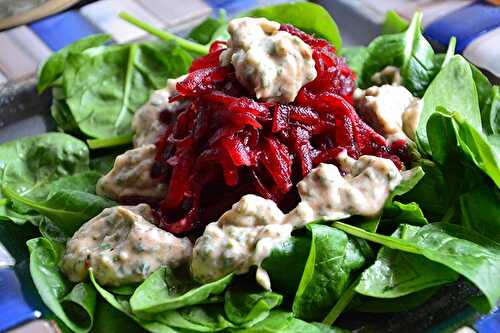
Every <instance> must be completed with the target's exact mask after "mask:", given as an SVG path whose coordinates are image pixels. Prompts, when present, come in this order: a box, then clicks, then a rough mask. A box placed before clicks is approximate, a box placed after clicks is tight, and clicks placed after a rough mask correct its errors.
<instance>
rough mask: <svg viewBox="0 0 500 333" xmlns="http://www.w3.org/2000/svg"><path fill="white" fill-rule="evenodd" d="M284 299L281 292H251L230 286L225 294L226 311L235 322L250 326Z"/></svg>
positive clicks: (265, 315)
mask: <svg viewBox="0 0 500 333" xmlns="http://www.w3.org/2000/svg"><path fill="white" fill-rule="evenodd" d="M282 300H283V297H282V296H281V295H280V294H276V293H273V292H270V291H259V292H249V291H244V290H239V289H236V288H230V289H228V290H227V291H226V293H225V296H224V311H225V313H226V316H227V318H228V319H229V320H230V321H231V322H233V323H234V324H236V325H239V326H244V327H250V326H253V325H254V324H255V323H257V322H259V321H261V320H263V319H265V318H266V317H267V316H268V315H269V312H270V311H271V309H273V308H275V307H277V306H279V305H280V304H281V302H282Z"/></svg>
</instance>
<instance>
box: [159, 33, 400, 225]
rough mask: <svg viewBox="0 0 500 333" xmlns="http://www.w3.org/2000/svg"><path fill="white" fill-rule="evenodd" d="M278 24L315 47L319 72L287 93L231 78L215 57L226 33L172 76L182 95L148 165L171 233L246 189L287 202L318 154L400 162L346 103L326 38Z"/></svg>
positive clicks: (212, 216)
mask: <svg viewBox="0 0 500 333" xmlns="http://www.w3.org/2000/svg"><path fill="white" fill-rule="evenodd" d="M281 30H284V31H287V32H289V33H291V34H293V35H295V36H298V37H299V38H301V39H302V40H303V41H304V42H306V43H307V44H308V45H310V46H311V48H312V49H313V58H314V60H315V63H316V70H317V73H318V76H317V78H316V79H315V80H314V81H312V82H310V83H309V84H307V85H306V86H304V87H303V88H302V89H301V91H300V92H299V95H298V96H297V98H296V100H295V102H294V103H291V104H288V105H281V104H277V103H266V102H259V101H256V100H255V99H254V96H253V94H251V93H250V92H248V91H246V90H245V88H243V87H242V86H241V85H240V84H239V82H238V81H237V80H236V76H235V73H234V68H233V67H232V66H225V67H222V66H219V61H218V59H219V56H220V53H221V52H222V50H223V49H224V48H225V43H224V42H215V43H214V44H213V45H212V47H211V48H210V53H209V54H208V55H206V56H204V57H201V58H199V59H197V60H195V61H194V62H193V64H192V66H191V68H190V70H189V74H188V76H187V77H186V78H185V80H183V81H182V82H179V83H178V84H177V90H178V93H179V95H178V96H176V97H174V100H177V101H181V102H182V105H183V106H182V107H180V108H179V109H178V110H177V111H176V112H175V113H167V111H165V114H163V115H162V120H164V121H165V122H166V123H167V124H168V128H167V130H166V131H165V134H164V135H163V137H162V138H161V139H160V140H159V141H158V142H157V154H156V165H155V170H154V171H155V172H154V173H153V174H154V175H155V176H156V177H157V178H158V181H164V182H166V183H167V184H168V189H167V194H166V196H165V199H164V200H163V201H162V202H161V203H160V205H159V209H158V210H157V217H158V220H159V224H160V226H161V227H162V228H164V229H165V230H168V231H171V232H173V233H175V234H180V233H186V232H189V231H191V230H193V229H199V228H202V227H203V226H204V225H206V224H207V223H210V222H213V221H215V220H216V219H217V218H218V217H219V216H220V215H221V214H222V213H223V212H224V211H226V210H227V209H229V208H230V207H231V205H232V204H233V203H235V202H236V201H238V200H239V199H240V197H241V196H242V195H244V194H248V193H254V194H258V195H261V196H263V197H265V198H268V199H271V200H274V201H275V202H277V203H278V205H279V206H280V207H281V208H282V209H284V210H288V209H291V208H292V207H294V206H295V205H296V204H297V202H298V199H299V198H298V195H297V194H296V191H295V185H296V184H297V182H298V181H300V180H301V179H302V178H303V177H304V176H305V175H307V174H308V173H309V172H310V171H311V169H312V168H313V167H315V166H316V165H318V164H319V163H323V162H327V163H334V162H335V158H336V156H337V154H338V153H339V152H340V151H341V150H342V149H347V152H348V154H349V155H350V156H352V157H354V158H358V157H359V156H361V155H365V154H369V155H376V156H382V157H386V158H390V159H392V160H393V161H394V162H395V163H396V165H398V166H399V167H401V166H402V163H401V159H400V158H399V157H398V154H399V155H401V154H403V153H404V149H402V146H404V143H398V146H397V149H395V150H394V151H396V152H397V153H398V154H396V153H395V152H394V151H393V149H392V148H391V147H390V146H389V145H388V144H387V142H386V141H385V139H384V138H383V137H382V136H380V135H378V134H377V133H375V132H374V131H373V130H372V129H371V128H370V127H369V126H368V125H366V124H365V123H364V122H363V121H362V120H361V119H360V118H359V117H358V115H357V114H356V112H355V110H354V108H353V107H352V93H353V91H354V75H353V73H352V71H351V70H350V69H349V68H348V67H347V65H346V63H345V60H344V59H343V58H341V57H338V56H337V55H336V53H335V49H334V47H333V46H332V45H330V44H329V43H328V42H327V41H325V40H321V39H316V38H313V37H312V36H309V35H307V34H305V33H304V32H302V31H300V30H298V29H296V28H294V27H293V26H290V25H282V26H281Z"/></svg>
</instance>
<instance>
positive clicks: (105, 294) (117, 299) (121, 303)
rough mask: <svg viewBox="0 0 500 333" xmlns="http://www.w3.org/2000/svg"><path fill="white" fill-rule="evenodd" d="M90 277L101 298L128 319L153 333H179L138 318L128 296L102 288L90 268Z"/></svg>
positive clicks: (157, 323) (165, 326)
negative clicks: (133, 311) (115, 293)
mask: <svg viewBox="0 0 500 333" xmlns="http://www.w3.org/2000/svg"><path fill="white" fill-rule="evenodd" d="M89 276H90V281H92V284H93V285H94V287H95V289H96V290H97V292H98V293H99V295H101V297H102V298H104V300H105V301H106V302H108V304H110V305H111V306H112V307H113V308H115V309H116V310H118V311H120V312H121V313H123V314H125V315H126V316H127V317H129V318H130V319H132V320H133V321H135V322H136V323H138V324H139V325H140V326H141V327H143V328H144V329H145V330H146V331H148V332H152V333H177V331H176V330H174V329H173V328H170V327H169V326H167V325H165V324H162V323H160V322H156V321H147V320H143V319H140V318H138V317H137V316H135V315H134V314H133V313H132V309H131V308H130V303H129V301H128V298H127V296H120V295H113V294H112V293H110V292H109V291H107V290H106V289H104V288H103V287H101V286H100V285H99V284H98V283H97V281H96V280H95V277H94V273H93V271H92V268H89Z"/></svg>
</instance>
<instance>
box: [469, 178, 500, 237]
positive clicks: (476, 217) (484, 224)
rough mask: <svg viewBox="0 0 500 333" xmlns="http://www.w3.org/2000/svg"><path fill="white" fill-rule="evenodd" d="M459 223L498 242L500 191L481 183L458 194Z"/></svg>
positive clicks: (499, 234) (499, 235) (499, 232)
mask: <svg viewBox="0 0 500 333" xmlns="http://www.w3.org/2000/svg"><path fill="white" fill-rule="evenodd" d="M459 200H460V211H461V213H462V214H461V223H462V225H463V226H465V227H466V228H468V229H471V230H475V231H477V232H478V233H480V234H482V235H484V236H486V237H489V238H491V239H493V240H494V241H497V242H500V192H499V190H498V188H493V186H488V185H486V184H485V185H482V186H479V187H477V188H475V189H474V190H472V191H469V192H466V193H464V194H462V195H461V196H460V199H459Z"/></svg>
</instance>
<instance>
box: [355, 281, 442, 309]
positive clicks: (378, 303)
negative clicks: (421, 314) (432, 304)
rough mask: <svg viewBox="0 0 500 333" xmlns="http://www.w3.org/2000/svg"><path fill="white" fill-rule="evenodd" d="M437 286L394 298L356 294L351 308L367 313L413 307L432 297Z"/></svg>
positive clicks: (437, 288)
mask: <svg viewBox="0 0 500 333" xmlns="http://www.w3.org/2000/svg"><path fill="white" fill-rule="evenodd" d="M438 290H439V287H431V288H428V289H424V290H421V291H417V292H414V293H412V294H409V295H405V296H400V297H396V298H375V297H367V296H362V295H358V296H357V297H356V299H355V301H354V302H355V304H354V305H353V308H352V309H353V310H355V311H359V312H368V313H387V312H402V311H407V310H412V309H415V308H416V307H418V306H421V305H422V304H424V303H425V302H427V301H428V300H430V299H431V298H432V296H434V295H435V294H436V292H437V291H438Z"/></svg>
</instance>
